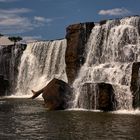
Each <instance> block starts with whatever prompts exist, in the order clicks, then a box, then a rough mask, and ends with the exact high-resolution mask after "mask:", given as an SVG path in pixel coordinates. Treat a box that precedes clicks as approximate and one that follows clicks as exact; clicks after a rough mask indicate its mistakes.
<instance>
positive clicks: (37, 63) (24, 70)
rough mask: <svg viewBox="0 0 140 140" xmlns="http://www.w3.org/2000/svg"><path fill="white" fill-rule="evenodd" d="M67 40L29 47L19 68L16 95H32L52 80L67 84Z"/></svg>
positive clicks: (42, 42) (31, 44)
mask: <svg viewBox="0 0 140 140" xmlns="http://www.w3.org/2000/svg"><path fill="white" fill-rule="evenodd" d="M65 49H66V40H65V39H64V40H55V41H41V42H35V43H30V44H28V45H27V48H26V50H25V51H24V53H23V55H22V57H21V64H20V66H19V74H18V83H17V92H16V95H27V94H31V90H32V89H33V90H39V89H41V88H43V87H44V86H46V84H47V83H48V82H49V81H50V80H51V79H52V78H58V79H61V80H64V81H66V82H67V76H66V72H65Z"/></svg>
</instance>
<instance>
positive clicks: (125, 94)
mask: <svg viewBox="0 0 140 140" xmlns="http://www.w3.org/2000/svg"><path fill="white" fill-rule="evenodd" d="M139 41H140V17H127V18H124V19H120V20H119V19H117V20H108V21H107V22H106V23H105V24H103V25H100V24H96V25H95V26H94V28H93V29H92V33H91V35H90V38H89V40H88V43H87V49H86V54H87V58H86V62H85V64H84V65H83V66H82V67H81V69H80V72H79V75H78V77H77V79H76V80H75V81H74V83H73V87H74V94H75V95H74V96H75V97H74V101H73V107H74V108H77V107H78V108H87V106H86V105H85V106H83V102H84V99H83V100H82V101H79V97H80V96H82V95H81V93H82V92H83V91H82V89H83V88H82V87H83V85H84V84H85V83H100V82H104V83H110V84H111V85H113V88H114V92H115V98H116V100H117V102H118V105H117V109H132V94H131V91H130V82H131V73H132V64H133V62H138V61H140V56H139V54H140V43H139ZM94 91H95V90H93V92H94ZM84 92H85V91H84ZM93 94H96V93H93ZM89 102H90V101H89ZM84 104H86V103H84ZM94 104H95V103H94ZM90 109H96V107H94V108H90Z"/></svg>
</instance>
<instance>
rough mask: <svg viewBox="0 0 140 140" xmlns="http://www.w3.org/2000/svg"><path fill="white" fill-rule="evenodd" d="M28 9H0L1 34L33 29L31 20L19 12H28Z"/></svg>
mask: <svg viewBox="0 0 140 140" xmlns="http://www.w3.org/2000/svg"><path fill="white" fill-rule="evenodd" d="M30 11H31V10H30V9H26V8H20V9H18V8H15V9H0V32H1V33H3V34H10V33H22V32H26V31H29V30H32V29H33V24H32V22H31V20H30V19H29V18H27V17H24V16H21V14H24V13H28V12H30Z"/></svg>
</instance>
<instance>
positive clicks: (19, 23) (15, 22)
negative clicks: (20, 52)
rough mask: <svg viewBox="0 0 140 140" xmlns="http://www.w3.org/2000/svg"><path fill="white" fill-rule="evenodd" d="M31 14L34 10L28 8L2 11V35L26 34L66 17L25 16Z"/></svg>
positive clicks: (0, 25)
mask: <svg viewBox="0 0 140 140" xmlns="http://www.w3.org/2000/svg"><path fill="white" fill-rule="evenodd" d="M0 1H2V0H0ZM30 12H32V10H30V9H27V8H13V9H0V33H2V34H17V33H24V32H28V31H31V30H33V29H35V28H38V27H41V26H44V25H45V24H46V25H47V26H49V25H51V23H52V22H53V21H55V20H60V19H64V17H53V18H45V17H42V16H34V17H27V15H25V14H28V13H30Z"/></svg>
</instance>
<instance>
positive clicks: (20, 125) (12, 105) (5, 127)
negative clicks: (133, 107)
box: [0, 98, 140, 140]
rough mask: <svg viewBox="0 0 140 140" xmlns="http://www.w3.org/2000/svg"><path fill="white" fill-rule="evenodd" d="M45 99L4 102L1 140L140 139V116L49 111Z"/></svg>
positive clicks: (0, 111)
mask: <svg viewBox="0 0 140 140" xmlns="http://www.w3.org/2000/svg"><path fill="white" fill-rule="evenodd" d="M42 103H43V101H41V100H30V99H25V98H5V99H4V98H3V99H0V140H115V139H116V140H126V139H127V140H139V139H140V115H139V114H137V115H134V114H129V113H128V114H115V113H104V112H93V111H80V110H79V111H78V110H77V111H74V110H67V111H47V110H46V109H45V108H44V107H43V106H42Z"/></svg>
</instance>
